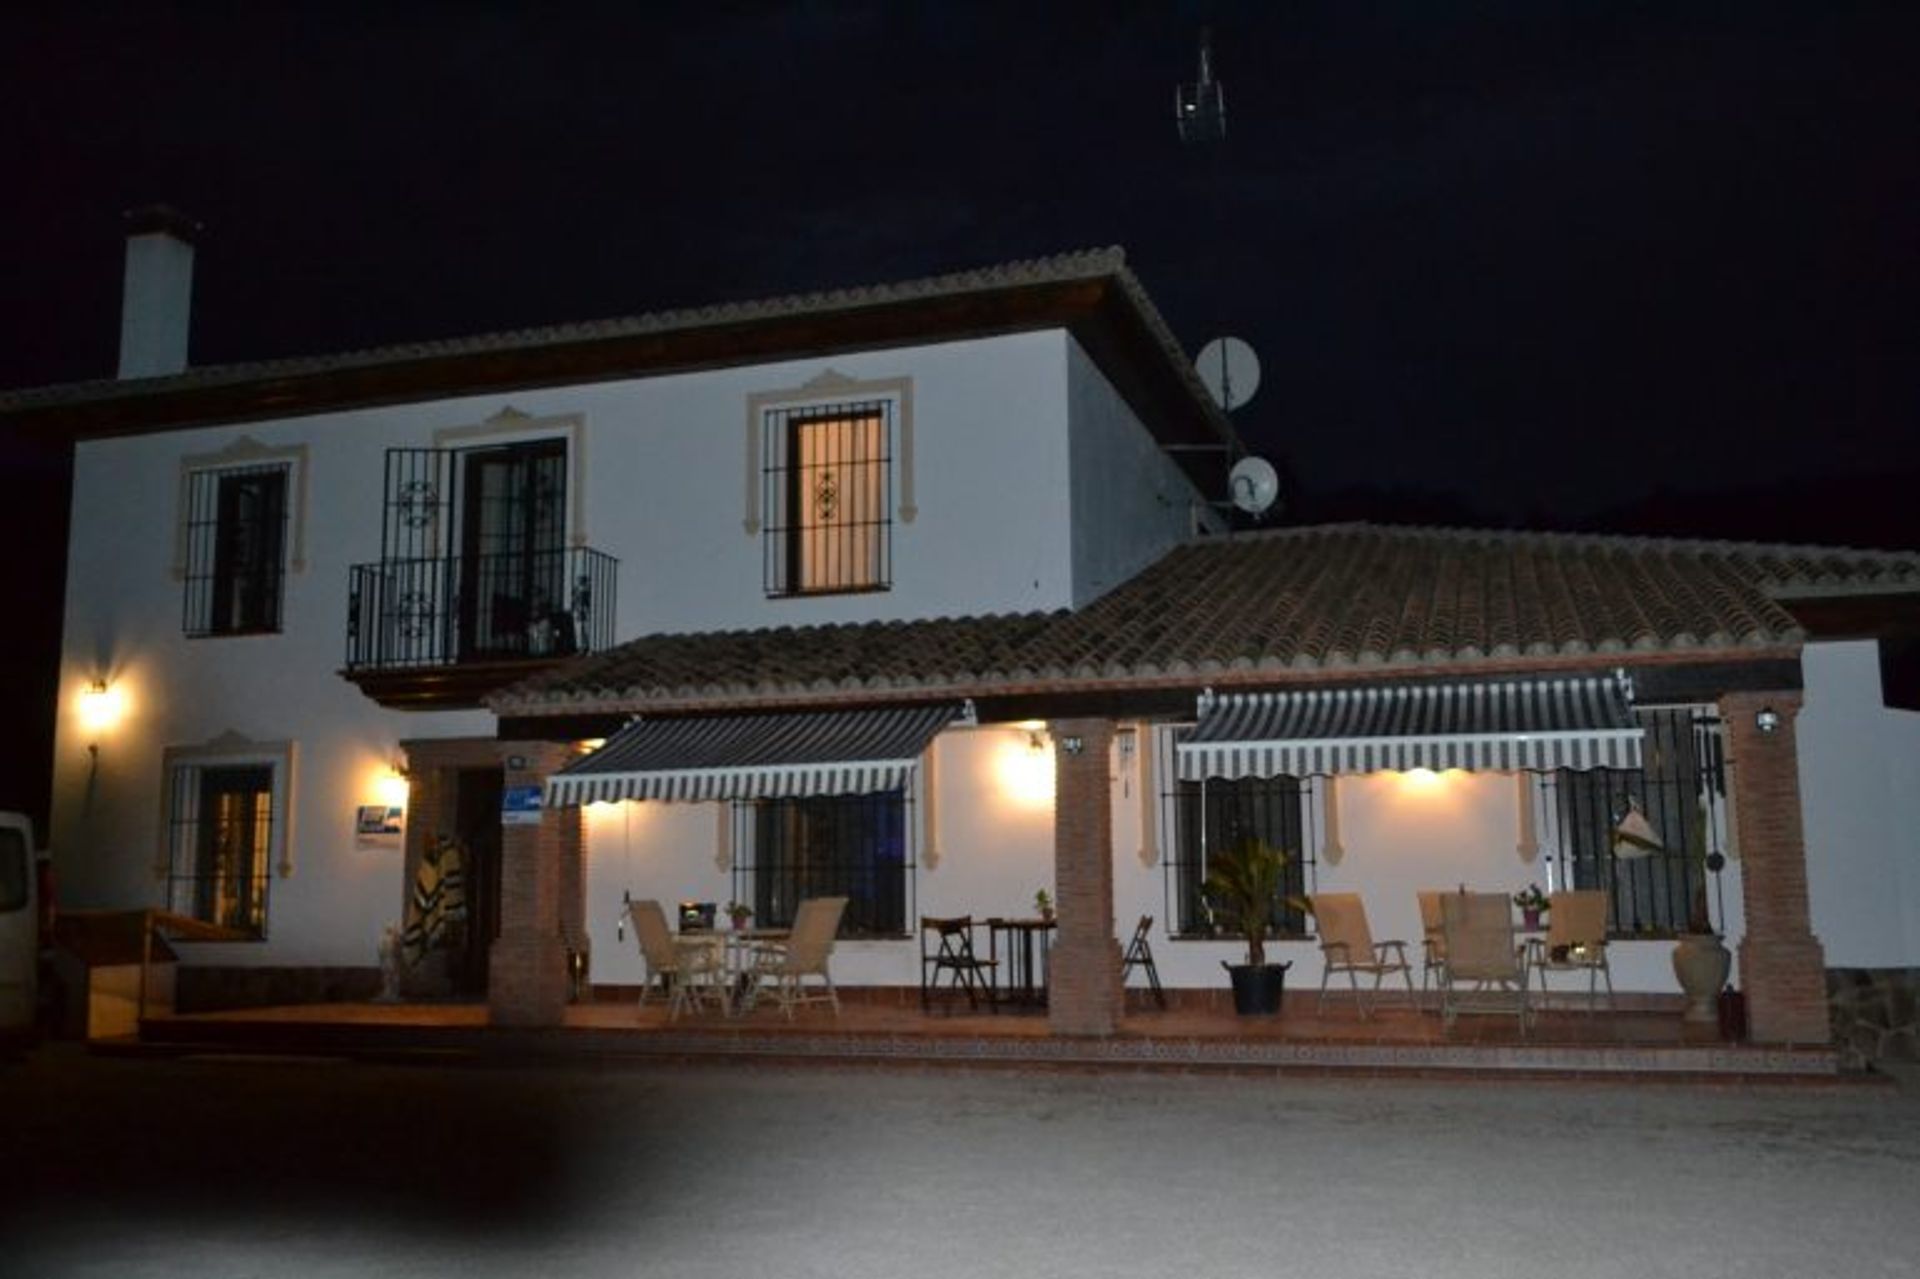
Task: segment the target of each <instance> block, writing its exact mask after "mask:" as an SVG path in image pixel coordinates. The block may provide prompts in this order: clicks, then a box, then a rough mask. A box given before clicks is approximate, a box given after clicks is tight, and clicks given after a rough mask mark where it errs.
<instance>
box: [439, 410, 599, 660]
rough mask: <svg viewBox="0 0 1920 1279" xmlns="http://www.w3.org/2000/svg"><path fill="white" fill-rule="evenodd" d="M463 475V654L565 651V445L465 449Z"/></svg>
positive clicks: (568, 616) (568, 643)
mask: <svg viewBox="0 0 1920 1279" xmlns="http://www.w3.org/2000/svg"><path fill="white" fill-rule="evenodd" d="M461 470H462V474H461V477H460V481H461V483H460V489H461V502H460V557H459V563H460V569H459V571H460V589H459V600H460V632H459V633H460V637H461V641H462V642H461V657H462V658H463V659H465V660H472V659H475V658H482V659H484V658H491V657H521V656H526V655H528V654H544V653H551V652H568V651H571V649H572V647H573V643H572V636H571V631H572V627H573V623H572V613H571V610H570V607H569V601H568V599H567V574H566V552H567V444H566V441H565V440H537V441H534V442H532V443H528V444H515V445H509V446H505V447H501V448H490V449H475V450H471V451H468V452H465V453H463V454H461Z"/></svg>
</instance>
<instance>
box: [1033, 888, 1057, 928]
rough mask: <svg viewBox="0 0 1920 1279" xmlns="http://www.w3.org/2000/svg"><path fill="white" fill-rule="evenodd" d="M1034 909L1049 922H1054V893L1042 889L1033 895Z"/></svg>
mask: <svg viewBox="0 0 1920 1279" xmlns="http://www.w3.org/2000/svg"><path fill="white" fill-rule="evenodd" d="M1033 911H1034V913H1035V914H1036V915H1038V916H1040V918H1041V919H1043V920H1045V921H1047V922H1048V923H1052V922H1053V894H1052V893H1049V892H1048V891H1047V890H1046V889H1044V888H1043V889H1041V890H1040V891H1039V892H1037V893H1035V894H1034V895H1033Z"/></svg>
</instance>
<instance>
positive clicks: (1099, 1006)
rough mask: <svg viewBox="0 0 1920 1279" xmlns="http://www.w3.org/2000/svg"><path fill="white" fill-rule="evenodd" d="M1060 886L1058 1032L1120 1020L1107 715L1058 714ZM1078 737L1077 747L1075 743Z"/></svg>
mask: <svg viewBox="0 0 1920 1279" xmlns="http://www.w3.org/2000/svg"><path fill="white" fill-rule="evenodd" d="M1048 727H1049V730H1050V731H1051V733H1052V736H1053V759H1054V765H1053V767H1054V774H1053V775H1054V801H1053V887H1054V893H1055V895H1056V907H1057V909H1058V912H1059V919H1060V926H1059V928H1058V929H1057V930H1056V934H1055V937H1054V942H1053V949H1052V950H1051V951H1050V952H1049V954H1048V959H1047V988H1048V993H1047V1020H1048V1024H1049V1026H1050V1027H1051V1028H1052V1030H1053V1033H1055V1034H1056V1035H1111V1034H1113V1033H1114V1032H1115V1031H1116V1030H1118V1029H1119V1027H1120V1010H1121V1007H1122V1005H1121V991H1120V943H1119V941H1118V940H1117V939H1116V938H1115V937H1114V935H1113V805H1112V793H1111V786H1110V784H1109V781H1108V774H1107V768H1108V759H1107V754H1108V748H1109V746H1110V745H1111V743H1112V741H1113V725H1112V723H1110V722H1109V721H1107V720H1103V719H1065V720H1055V721H1054V722H1053V723H1052V724H1050V725H1049V726H1048ZM1075 740H1078V742H1079V743H1080V749H1079V750H1078V751H1077V752H1076V751H1074V750H1072V749H1071V744H1072V743H1073V742H1074V741H1075Z"/></svg>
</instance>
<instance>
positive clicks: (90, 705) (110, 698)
mask: <svg viewBox="0 0 1920 1279" xmlns="http://www.w3.org/2000/svg"><path fill="white" fill-rule="evenodd" d="M78 709H79V712H80V729H81V731H82V732H83V733H85V734H86V738H87V753H88V754H89V755H95V756H97V755H99V753H100V738H101V737H102V736H103V735H105V734H107V733H111V732H112V731H113V730H114V729H115V728H118V727H119V725H120V721H121V719H122V718H123V717H124V716H125V715H126V712H127V699H126V694H124V693H122V692H121V691H120V689H118V688H116V687H115V686H114V685H112V684H110V683H108V682H107V681H106V680H104V679H96V680H92V681H89V682H88V684H87V686H86V687H85V688H83V689H81V690H80V697H79V700H78Z"/></svg>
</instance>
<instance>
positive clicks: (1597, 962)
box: [1528, 889, 1614, 1013]
mask: <svg viewBox="0 0 1920 1279" xmlns="http://www.w3.org/2000/svg"><path fill="white" fill-rule="evenodd" d="M1528 945H1529V947H1530V948H1531V950H1532V952H1533V953H1532V954H1531V955H1530V956H1529V958H1528V965H1529V966H1530V967H1531V968H1532V969H1533V971H1534V972H1536V973H1538V974H1540V994H1541V997H1542V999H1543V1001H1544V998H1545V996H1546V994H1547V974H1548V973H1550V972H1551V973H1578V972H1584V973H1586V975H1587V1012H1588V1013H1592V1012H1593V1010H1594V1003H1595V1000H1596V998H1597V997H1598V993H1599V991H1598V984H1599V981H1600V979H1601V978H1603V977H1604V978H1605V979H1606V983H1607V1007H1608V1008H1612V1007H1613V1006H1614V1003H1613V970H1612V969H1611V968H1609V967H1608V966H1607V895H1606V893H1605V892H1603V891H1600V890H1598V889H1580V890H1568V891H1563V892H1558V893H1554V894H1553V895H1552V896H1551V897H1549V898H1548V899H1547V936H1546V939H1545V940H1544V941H1543V940H1541V939H1540V938H1538V937H1535V938H1533V939H1532V940H1531V941H1530V942H1529V943H1528Z"/></svg>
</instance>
